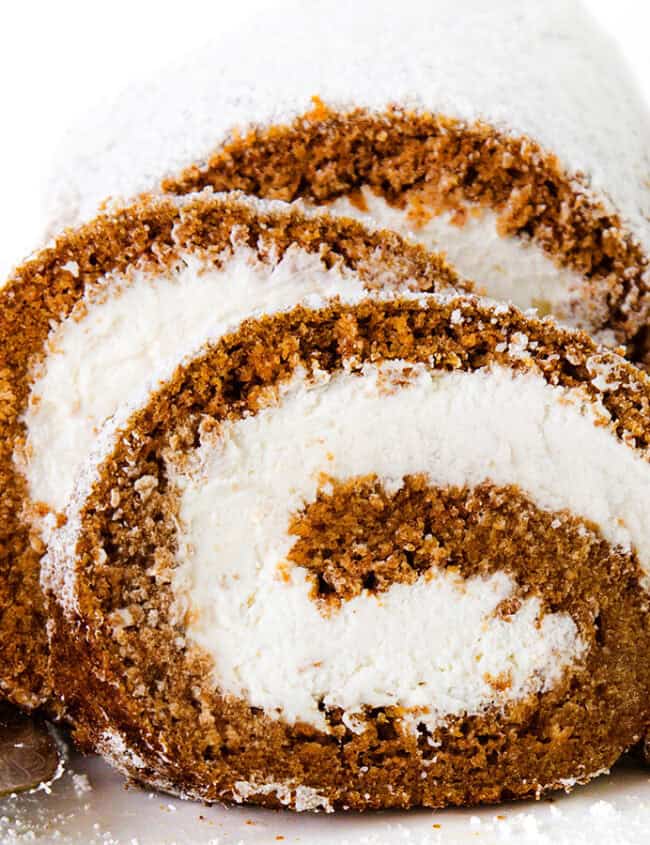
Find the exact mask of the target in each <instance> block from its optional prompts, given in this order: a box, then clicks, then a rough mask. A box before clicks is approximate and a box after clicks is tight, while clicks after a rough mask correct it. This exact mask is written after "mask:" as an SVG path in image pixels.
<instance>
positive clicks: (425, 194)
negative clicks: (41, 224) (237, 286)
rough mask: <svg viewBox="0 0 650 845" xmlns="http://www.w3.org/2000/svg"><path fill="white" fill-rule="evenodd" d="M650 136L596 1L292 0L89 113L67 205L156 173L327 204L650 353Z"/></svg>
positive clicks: (524, 303)
mask: <svg viewBox="0 0 650 845" xmlns="http://www.w3.org/2000/svg"><path fill="white" fill-rule="evenodd" d="M649 137H650V117H649V113H648V107H647V104H646V103H645V102H644V100H643V97H642V96H641V94H640V92H639V90H638V87H637V85H636V83H635V81H634V79H632V77H631V74H630V73H629V72H628V70H627V68H626V66H625V61H624V58H623V56H622V55H621V54H620V51H619V48H618V46H617V45H616V44H615V43H614V42H613V41H612V40H611V39H609V38H608V37H607V36H606V35H605V34H604V33H603V32H602V31H601V30H600V29H599V28H598V26H597V25H596V24H595V22H594V21H593V20H592V18H591V16H590V15H589V14H588V12H587V11H586V10H585V6H584V4H583V3H582V2H579V0H550V2H545V3H543V4H539V3H533V2H528V3H521V2H520V0H494V2H491V3H489V4H486V3H484V2H479V0H432V2H428V3H422V2H420V0H404V2H402V3H400V7H399V14H398V15H396V14H395V6H394V3H390V2H388V0H358V1H357V2H355V3H353V4H344V5H342V4H341V3H338V2H335V0H334V2H318V3H309V4H306V3H301V4H297V3H293V4H287V3H285V4H283V5H282V6H281V7H279V8H277V7H276V6H274V7H273V10H272V11H269V12H268V13H267V14H261V15H259V16H258V17H257V18H256V19H255V20H254V21H251V22H250V25H249V26H247V27H246V28H245V30H244V29H243V30H242V32H241V34H240V35H239V36H236V35H235V36H233V35H232V34H229V35H228V39H227V40H225V39H224V41H223V42H216V43H213V44H212V45H210V46H209V47H207V48H204V49H203V50H199V51H194V52H193V53H192V56H191V57H189V58H187V59H185V60H183V61H181V60H177V61H176V62H175V63H174V64H173V66H172V67H170V68H169V70H168V71H167V73H163V74H162V75H161V74H156V76H155V79H153V80H152V81H151V82H149V83H142V84H139V85H134V86H133V87H132V89H131V90H130V91H129V92H127V93H126V94H125V95H124V96H123V97H122V98H121V100H120V101H119V102H118V103H117V104H116V106H115V107H113V108H111V109H110V110H108V111H105V112H104V113H103V114H101V115H95V116H94V117H93V121H92V130H91V129H89V128H88V127H86V131H79V129H78V128H76V129H75V131H74V135H71V137H69V138H68V139H67V140H66V144H65V146H64V153H63V155H62V157H61V160H60V161H59V166H58V169H57V173H56V178H55V184H54V186H53V188H52V191H51V193H50V206H51V211H50V214H51V218H52V219H54V220H60V219H64V220H70V219H75V218H78V217H81V218H83V217H84V216H86V215H87V214H88V213H92V212H93V211H94V209H95V208H96V207H97V204H98V203H100V202H102V201H104V200H105V198H106V197H107V196H116V197H121V196H122V197H123V196H130V195H133V194H135V193H136V192H137V191H140V190H151V189H153V188H154V187H155V186H159V187H160V188H161V189H162V190H164V191H167V192H170V193H181V194H182V193H185V192H187V191H196V190H200V189H202V188H204V187H212V188H214V189H216V190H219V191H222V190H231V189H233V188H237V189H241V190H244V191H246V192H247V193H251V194H256V195H258V196H263V197H269V198H275V199H283V200H291V201H294V200H301V201H304V202H306V203H308V204H310V205H327V206H328V208H329V209H330V210H331V211H333V212H336V213H339V214H348V215H350V214H351V215H354V216H361V217H363V218H365V219H368V218H373V219H375V220H377V221H378V222H380V223H381V225H383V226H386V227H387V228H391V229H394V230H396V231H398V232H401V233H406V232H409V233H410V234H412V235H413V236H414V237H415V238H416V239H417V240H419V241H420V242H422V243H424V244H425V245H426V246H427V247H429V248H433V249H438V250H442V251H444V252H446V253H447V255H448V256H449V260H450V261H451V262H452V263H453V264H454V265H455V266H456V267H457V268H458V270H459V271H460V272H461V273H463V274H464V275H466V276H468V277H469V278H474V279H476V280H477V281H478V282H479V283H480V284H481V286H483V287H484V288H485V290H486V291H487V292H488V293H489V295H491V296H494V297H495V298H498V299H504V300H511V301H513V302H514V303H515V304H517V305H519V306H521V307H524V308H527V307H530V306H536V307H538V308H539V309H540V311H542V312H543V313H544V312H550V313H553V314H555V315H556V316H558V317H559V318H560V319H561V320H563V321H565V322H567V323H570V324H572V325H574V326H578V327H582V328H584V329H586V330H588V331H590V332H591V333H598V335H599V337H600V338H601V339H602V340H603V341H604V342H607V343H609V344H611V345H616V344H619V343H620V344H624V345H625V347H626V349H627V353H628V355H629V356H630V357H632V358H634V359H635V360H640V361H644V360H646V358H647V356H648V351H647V348H646V347H647V323H648V304H649V298H648V256H649V253H650V178H649V174H650V154H649V153H648V150H649V149H650V145H649V144H648V138H649ZM70 150H74V151H75V153H74V154H71V152H70Z"/></svg>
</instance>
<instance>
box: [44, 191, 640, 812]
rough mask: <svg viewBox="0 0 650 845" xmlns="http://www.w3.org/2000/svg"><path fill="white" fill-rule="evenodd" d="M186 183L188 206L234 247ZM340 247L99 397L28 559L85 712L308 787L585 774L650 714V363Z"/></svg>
mask: <svg viewBox="0 0 650 845" xmlns="http://www.w3.org/2000/svg"><path fill="white" fill-rule="evenodd" d="M192 202H193V205H192V206H191V208H192V214H191V215H190V217H189V218H188V220H187V224H186V225H182V226H177V227H176V231H177V233H178V235H177V236H178V237H181V240H182V241H183V242H188V241H189V242H191V243H192V244H194V245H195V248H198V247H199V246H200V245H201V246H202V245H203V244H204V240H205V239H206V238H207V239H208V240H209V242H210V243H211V244H213V245H218V246H219V248H223V243H225V242H228V241H229V236H228V235H227V233H226V232H225V231H224V230H223V228H222V229H221V235H218V234H215V230H214V229H213V228H211V227H210V226H206V225H205V220H206V218H205V214H204V210H205V208H206V203H207V207H209V206H210V204H211V203H214V202H215V201H214V200H206V199H198V200H194V201H192ZM331 225H333V226H335V227H336V225H337V224H331ZM346 225H347V224H346ZM254 228H255V227H254V226H253V225H252V224H251V229H252V230H254ZM180 233H183V234H182V235H181V234H180ZM295 237H296V239H297V242H298V243H300V242H301V240H302V239H301V237H300V236H299V234H298V232H296V233H295ZM222 239H223V240H222ZM272 253H273V251H272V250H271V251H270V252H269V254H272ZM262 260H263V261H264V259H262ZM267 271H268V272H269V273H270V277H272V275H273V273H274V272H275V271H274V265H273V264H270V265H268V266H267ZM261 272H263V273H264V272H266V271H265V270H264V268H262V271H261ZM305 272H306V271H305ZM310 272H311V273H312V274H313V273H314V272H315V270H314V268H312V269H311V270H310ZM349 272H350V273H351V274H352V277H351V280H350V285H349V286H348V287H347V288H345V289H341V290H340V291H339V293H338V296H337V297H334V298H332V297H322V296H313V297H312V298H311V299H310V300H309V301H308V302H303V303H302V304H299V305H297V306H295V307H291V306H289V307H287V308H284V309H280V310H277V309H276V310H274V309H270V308H268V306H267V308H266V311H267V313H258V314H255V315H252V316H251V317H249V318H248V319H244V320H243V321H242V320H241V319H240V320H239V321H237V322H236V323H233V325H231V326H230V327H226V328H225V329H221V328H219V330H217V331H215V334H214V336H213V337H212V338H210V339H209V340H208V342H207V343H206V344H204V345H203V347H202V348H200V349H199V350H197V351H195V352H194V353H189V354H188V355H186V356H185V358H184V359H183V360H182V362H181V363H180V364H179V366H177V368H176V369H175V370H174V371H173V373H171V374H170V375H169V377H168V378H167V380H166V381H165V382H164V383H161V382H160V381H158V383H156V384H143V385H142V386H141V390H140V393H139V395H138V396H134V397H133V399H132V401H131V403H130V407H125V408H123V409H122V410H121V411H120V412H119V413H118V415H117V416H116V417H115V418H114V419H113V420H112V421H110V422H109V423H108V424H107V425H106V426H105V427H104V428H103V429H102V431H101V433H100V435H99V437H98V440H97V443H96V444H95V450H94V452H93V454H92V455H91V457H90V458H89V460H88V461H87V462H86V463H85V464H84V466H83V469H82V472H81V474H80V475H79V476H78V478H77V482H76V483H75V485H74V486H73V491H72V496H71V498H70V500H69V502H68V505H67V507H66V509H65V513H64V518H63V519H61V520H60V525H59V527H58V528H55V529H54V531H53V532H52V536H51V542H50V547H49V551H48V554H47V558H46V566H45V571H44V582H45V584H46V586H47V588H48V590H49V591H50V592H51V595H52V597H53V610H52V617H53V621H52V624H51V627H50V633H51V645H52V660H53V667H54V672H53V678H54V683H55V688H56V690H57V691H58V692H59V694H60V695H61V696H63V697H64V699H65V704H66V708H67V711H68V714H69V716H70V718H71V720H72V721H73V723H74V726H75V727H74V736H75V738H76V740H77V741H78V742H79V743H80V744H81V745H82V746H83V747H86V748H88V749H94V750H97V751H99V752H101V753H103V754H105V755H106V756H107V757H108V759H110V760H111V761H112V762H113V763H114V764H115V765H117V766H118V767H119V768H120V769H121V770H122V771H124V772H125V773H127V774H128V775H129V776H130V777H132V778H134V779H136V780H138V781H140V782H142V783H145V784H149V785H152V786H155V787H158V788H162V789H165V790H169V791H172V792H176V793H179V794H182V795H186V796H189V797H194V798H200V799H204V800H209V801H212V800H231V801H238V802H241V801H251V802H256V803H263V804H267V805H270V806H289V807H292V808H294V809H298V810H300V809H326V810H329V809H343V808H359V809H361V808H371V807H375V808H377V807H409V806H415V805H425V806H436V807H441V806H445V805H449V804H475V803H480V802H493V801H498V800H503V799H507V798H523V797H533V796H539V795H541V794H543V793H545V792H547V791H549V790H552V789H558V788H570V787H571V786H573V785H574V784H576V783H577V782H582V781H587V780H589V779H590V778H592V777H594V776H595V775H596V774H598V773H599V772H601V771H602V770H604V769H607V768H608V767H609V766H610V765H611V764H613V763H614V762H615V760H616V759H617V758H618V757H619V755H620V754H621V753H622V752H623V751H624V750H625V749H626V748H628V747H630V746H631V745H632V744H634V743H635V742H636V741H637V740H638V738H639V736H640V735H641V734H642V732H643V729H644V726H645V724H647V719H648V700H649V697H648V693H649V692H650V665H649V663H648V658H647V655H648V653H649V652H648V645H649V644H650V643H649V642H648V640H649V635H650V628H649V627H648V621H649V620H648V609H647V585H648V571H649V570H650V536H648V533H647V528H646V525H647V520H646V518H645V515H646V513H647V510H648V505H649V504H650V503H649V501H648V496H649V495H650V494H649V493H648V490H650V485H649V484H648V479H649V476H650V467H649V465H648V451H647V450H648V443H649V440H650V428H649V427H648V422H647V421H648V419H649V417H648V403H649V400H650V381H648V378H647V377H646V376H644V375H643V374H642V373H640V372H639V371H638V370H637V369H635V368H634V367H633V366H632V365H630V364H628V363H627V362H625V361H624V360H623V359H622V358H620V357H618V356H617V355H615V354H614V353H611V352H607V351H604V350H603V349H599V348H598V347H596V346H595V344H594V343H593V341H591V340H590V339H589V338H588V337H587V336H586V335H584V334H582V333H578V332H570V331H565V330H560V329H558V328H557V326H556V325H555V324H554V323H553V322H552V321H548V320H538V319H535V318H534V317H532V316H524V315H522V314H521V312H519V311H518V310H517V309H515V308H514V307H510V306H505V305H500V304H497V303H495V302H493V301H487V300H481V299H478V298H474V297H471V296H468V295H460V294H458V293H449V292H447V293H435V292H434V293H423V292H421V291H408V290H399V289H398V290H395V289H393V290H388V291H387V290H386V289H383V290H374V291H370V290H368V289H367V286H366V285H364V284H359V285H357V286H354V282H353V278H354V275H355V273H357V272H358V271H357V270H356V269H354V268H350V270H349ZM230 278H231V284H233V285H237V284H247V283H248V282H247V280H246V279H245V278H244V277H242V276H237V275H236V274H234V273H232V274H231V277H230ZM428 287H433V288H435V284H434V285H433V286H431V285H429V286H428Z"/></svg>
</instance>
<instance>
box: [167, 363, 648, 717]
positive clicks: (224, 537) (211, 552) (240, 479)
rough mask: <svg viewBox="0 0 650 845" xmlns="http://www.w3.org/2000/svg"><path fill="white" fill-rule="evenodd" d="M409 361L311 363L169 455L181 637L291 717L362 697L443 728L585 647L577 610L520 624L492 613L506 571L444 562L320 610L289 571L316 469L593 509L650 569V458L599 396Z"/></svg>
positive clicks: (249, 695) (526, 608)
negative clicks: (453, 567) (274, 398)
mask: <svg viewBox="0 0 650 845" xmlns="http://www.w3.org/2000/svg"><path fill="white" fill-rule="evenodd" d="M408 366H409V367H410V368H411V369H414V373H415V374H414V375H413V374H412V375H411V376H410V377H409V381H408V383H407V384H406V385H401V386H400V385H399V384H398V383H397V382H396V380H395V379H394V376H395V374H397V375H400V373H401V367H400V364H399V363H394V364H391V365H388V364H384V365H382V366H380V367H374V366H370V365H368V366H366V367H365V369H364V371H363V375H359V374H353V373H348V372H343V373H340V374H338V375H335V376H333V377H331V378H328V377H326V376H323V377H322V379H321V380H319V381H318V383H314V382H310V381H308V380H306V379H305V377H304V376H302V375H300V374H299V375H298V376H297V377H296V378H295V379H294V380H293V382H292V383H291V384H290V385H289V386H287V387H286V388H285V389H284V390H283V392H282V395H281V398H280V400H279V403H278V404H277V405H273V406H270V407H268V408H266V409H264V410H263V411H261V412H259V413H258V414H256V415H255V416H251V417H248V418H246V419H243V420H240V421H237V422H233V423H228V424H225V425H224V426H222V429H221V433H220V436H219V437H218V438H216V439H215V438H214V436H212V437H213V439H211V440H206V442H204V443H203V444H202V446H201V447H200V449H199V450H198V451H197V453H196V455H195V458H196V460H195V461H192V469H191V470H190V471H187V470H184V474H181V472H180V470H178V469H174V468H173V467H172V471H173V472H174V473H175V476H176V482H177V484H178V485H179V488H180V490H181V491H182V492H181V524H182V529H181V534H180V548H179V566H178V568H177V569H176V570H175V575H174V588H175V592H176V595H177V600H178V612H179V613H180V614H184V613H185V611H186V610H188V609H191V610H192V611H193V613H192V614H191V615H190V618H191V620H192V621H190V623H189V626H188V634H189V636H190V638H191V639H192V640H193V641H194V642H196V643H197V644H198V645H200V646H201V647H203V648H204V649H205V650H206V651H207V652H208V653H210V654H211V655H212V657H213V659H214V683H215V685H216V686H218V687H219V689H221V690H222V691H224V692H225V693H230V694H232V695H236V696H240V697H243V698H245V699H246V700H247V701H249V702H250V703H251V704H252V705H253V706H258V707H263V708H264V709H265V710H266V711H267V712H269V713H276V714H278V715H281V716H282V717H283V718H285V719H287V720H288V721H290V722H292V721H295V720H300V721H305V722H308V723H311V724H313V725H315V726H317V727H320V728H323V727H324V719H323V715H322V713H321V712H320V711H319V709H318V702H319V700H321V699H323V700H324V701H325V703H326V704H328V705H335V706H338V707H341V708H343V709H344V711H345V712H346V718H347V719H348V721H349V723H350V724H354V722H355V717H356V716H358V714H359V713H360V712H361V710H362V708H363V707H364V706H369V707H379V706H385V705H389V704H395V705H400V706H402V707H406V708H414V709H415V711H417V715H416V716H414V718H417V719H419V720H421V721H423V722H425V723H427V724H429V725H430V726H432V727H433V726H435V725H436V724H438V723H439V721H440V720H441V719H442V718H444V717H445V716H448V715H450V714H460V713H464V712H467V713H479V712H481V711H482V710H483V709H484V708H485V707H486V706H488V705H489V704H491V703H494V702H497V703H498V704H504V703H506V702H507V701H511V700H516V699H519V698H521V697H522V696H525V695H526V694H527V693H530V692H538V691H541V690H544V689H548V688H549V687H552V686H553V684H555V683H556V682H557V680H558V678H559V677H560V675H561V673H562V671H563V669H564V668H565V667H566V666H567V665H570V664H571V663H572V661H573V660H575V659H576V658H577V657H579V655H580V654H581V653H582V652H583V649H584V644H583V643H582V642H581V640H580V637H579V636H578V633H577V630H576V627H575V625H574V623H573V621H572V620H571V619H570V618H569V617H568V616H567V615H565V614H561V613H559V614H552V615H551V614H548V615H545V616H543V617H542V619H541V623H540V619H539V604H538V602H537V599H534V598H532V599H528V600H527V601H525V602H524V604H523V606H522V608H521V609H520V610H519V612H518V613H516V614H515V615H514V616H513V617H512V618H511V619H510V620H509V621H507V622H506V621H504V620H501V619H498V618H495V617H494V616H492V612H493V610H494V608H495V607H496V606H497V605H498V603H499V602H500V601H501V600H502V599H503V598H506V597H507V596H509V595H511V594H512V591H513V590H514V588H515V584H514V582H513V581H512V579H511V578H510V577H508V576H507V575H506V574H505V573H497V574H494V575H492V576H490V577H489V578H472V579H469V580H467V581H463V580H462V579H460V578H458V577H456V576H454V575H452V574H450V573H445V572H438V571H436V572H434V573H433V576H432V577H431V578H430V579H427V578H422V579H420V580H419V581H418V582H417V583H416V584H414V585H411V586H404V585H401V584H396V585H393V586H392V587H391V588H390V589H389V590H388V591H387V592H386V593H383V594H381V595H379V596H378V597H377V598H375V597H374V596H372V595H370V594H368V593H363V594H362V595H361V596H359V597H358V598H355V599H353V600H351V601H349V602H346V603H344V604H343V606H342V608H341V609H340V610H339V611H337V612H335V613H332V614H331V615H330V616H329V617H325V616H323V614H322V613H321V612H320V611H319V609H318V607H317V606H316V604H315V603H314V601H313V600H312V599H310V598H309V591H310V588H311V581H310V580H309V579H308V577H307V574H306V572H305V571H304V570H302V569H300V568H296V567H294V568H292V569H291V570H290V572H291V579H290V582H289V583H286V582H285V580H283V578H282V569H283V568H284V567H282V565H283V563H284V562H285V561H286V558H287V555H288V553H289V551H290V549H291V547H292V545H293V543H294V542H295V540H296V538H295V537H292V536H290V535H289V533H288V527H289V524H290V520H291V515H292V514H293V513H295V512H297V511H299V510H300V508H302V507H303V506H304V505H305V504H306V503H309V502H311V501H313V500H314V499H315V497H316V495H317V491H318V488H319V484H320V483H322V478H323V474H325V475H327V476H330V477H334V478H337V479H348V478H353V477H356V476H364V475H367V474H376V475H377V476H378V477H379V478H380V479H381V481H382V482H383V483H384V485H385V486H386V487H387V488H388V489H396V488H398V487H399V486H400V485H401V483H402V479H403V477H404V476H405V475H408V474H414V473H425V474H426V475H427V476H428V478H429V479H430V483H431V484H432V485H436V486H447V485H469V486H474V485H477V484H479V483H481V482H483V481H486V480H487V481H490V482H492V483H493V484H497V485H507V484H515V485H518V486H519V487H520V488H521V489H522V490H523V491H524V492H525V493H526V494H527V495H529V496H530V497H531V498H532V499H533V501H535V502H536V504H537V505H538V506H539V507H541V508H544V509H548V510H553V511H560V510H563V509H568V510H569V511H571V512H572V513H574V514H576V515H579V516H581V517H583V518H585V519H588V520H593V521H594V522H595V523H596V524H597V525H598V526H599V527H600V529H601V531H602V532H603V534H604V536H605V537H606V538H607V539H608V540H609V542H610V543H612V544H614V545H620V546H623V547H625V548H634V549H636V551H637V552H638V554H639V557H640V559H641V562H642V564H643V565H644V567H645V569H646V571H648V570H649V569H650V529H649V528H648V527H647V526H648V521H647V518H646V515H647V513H648V512H649V508H650V483H649V481H650V466H649V465H648V464H647V463H646V462H645V461H644V460H643V459H642V458H640V457H639V456H638V455H637V454H635V453H634V451H633V450H631V449H629V448H628V447H626V446H625V445H624V444H622V443H621V442H619V441H618V440H617V439H616V438H615V437H613V436H612V433H611V432H610V431H609V430H608V429H607V428H604V427H599V426H597V425H596V424H595V423H596V420H595V417H594V411H593V408H592V407H591V406H589V405H584V406H583V405H581V403H580V401H579V399H578V398H577V397H576V396H575V395H572V394H571V393H570V392H569V391H567V390H564V389H562V388H557V387H552V386H550V385H549V384H548V383H547V382H546V381H545V380H544V379H543V378H542V377H541V376H539V375H536V374H531V373H528V374H525V375H522V374H520V375H514V374H513V372H512V371H511V370H509V369H504V368H494V369H492V370H489V371H485V370H482V371H477V372H474V373H467V372H452V373H443V372H432V371H430V370H429V369H428V368H426V367H425V366H424V365H418V366H417V367H415V368H413V367H412V365H408ZM279 567H282V569H280V570H279ZM498 676H506V677H508V679H509V681H510V686H509V688H508V689H507V690H505V691H503V692H497V691H495V690H494V689H493V687H492V686H491V684H490V681H489V678H490V677H491V678H495V677H498ZM425 708H426V711H427V712H425Z"/></svg>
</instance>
